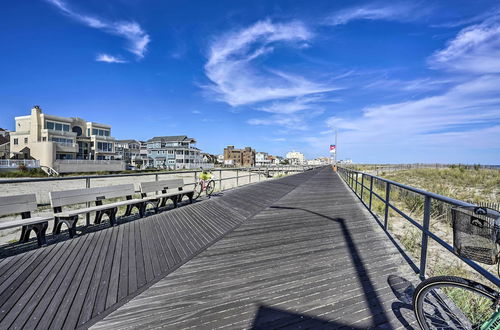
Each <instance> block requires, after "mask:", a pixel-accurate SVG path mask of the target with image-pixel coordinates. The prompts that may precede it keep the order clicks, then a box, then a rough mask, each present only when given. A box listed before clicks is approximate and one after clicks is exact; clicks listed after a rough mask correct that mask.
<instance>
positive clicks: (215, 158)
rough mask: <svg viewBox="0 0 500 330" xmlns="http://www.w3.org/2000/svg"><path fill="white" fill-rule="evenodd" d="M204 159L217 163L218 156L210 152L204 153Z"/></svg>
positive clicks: (207, 161) (205, 161)
mask: <svg viewBox="0 0 500 330" xmlns="http://www.w3.org/2000/svg"><path fill="white" fill-rule="evenodd" d="M201 155H202V159H203V162H204V163H210V164H217V162H218V161H217V156H216V155H212V154H208V153H202V154H201Z"/></svg>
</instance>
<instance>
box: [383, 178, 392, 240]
mask: <svg viewBox="0 0 500 330" xmlns="http://www.w3.org/2000/svg"><path fill="white" fill-rule="evenodd" d="M390 201H391V184H390V183H389V182H386V183H385V215H384V230H386V231H387V222H388V220H389V203H390Z"/></svg>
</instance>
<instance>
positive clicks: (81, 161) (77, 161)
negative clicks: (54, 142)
mask: <svg viewBox="0 0 500 330" xmlns="http://www.w3.org/2000/svg"><path fill="white" fill-rule="evenodd" d="M56 162H57V163H59V164H87V165H94V164H99V165H115V164H121V163H122V162H123V161H122V160H107V159H103V160H101V159H96V160H89V159H58V160H57V161H56Z"/></svg>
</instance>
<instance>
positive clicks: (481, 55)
mask: <svg viewBox="0 0 500 330" xmlns="http://www.w3.org/2000/svg"><path fill="white" fill-rule="evenodd" d="M428 62H429V64H430V66H431V67H433V68H437V69H446V70H453V71H459V72H467V73H476V74H484V73H500V15H497V16H496V17H493V18H489V19H486V20H485V21H483V22H482V23H480V24H475V25H472V26H469V27H466V28H464V29H462V30H461V31H460V32H459V33H458V35H457V36H456V37H455V38H454V39H452V40H451V41H450V42H448V45H447V47H446V48H444V49H442V50H439V51H437V52H435V53H434V54H433V55H432V56H431V57H430V58H429V61H428Z"/></svg>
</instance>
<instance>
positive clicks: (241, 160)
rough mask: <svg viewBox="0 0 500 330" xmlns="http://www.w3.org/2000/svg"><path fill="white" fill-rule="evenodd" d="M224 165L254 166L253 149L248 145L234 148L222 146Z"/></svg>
mask: <svg viewBox="0 0 500 330" xmlns="http://www.w3.org/2000/svg"><path fill="white" fill-rule="evenodd" d="M224 165H229V166H243V167H250V166H255V150H254V149H252V148H250V147H245V148H244V149H235V148H234V146H227V147H226V148H224Z"/></svg>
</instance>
